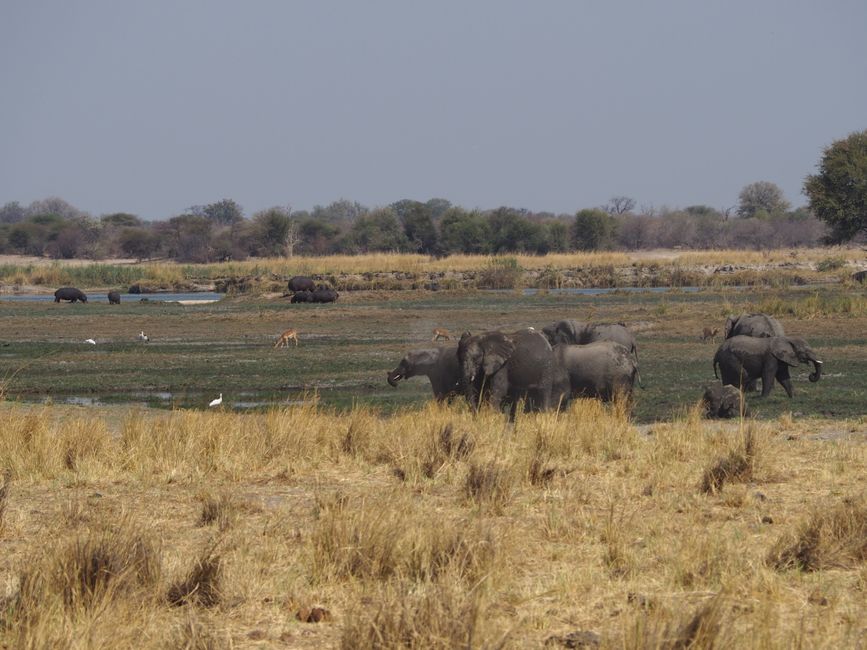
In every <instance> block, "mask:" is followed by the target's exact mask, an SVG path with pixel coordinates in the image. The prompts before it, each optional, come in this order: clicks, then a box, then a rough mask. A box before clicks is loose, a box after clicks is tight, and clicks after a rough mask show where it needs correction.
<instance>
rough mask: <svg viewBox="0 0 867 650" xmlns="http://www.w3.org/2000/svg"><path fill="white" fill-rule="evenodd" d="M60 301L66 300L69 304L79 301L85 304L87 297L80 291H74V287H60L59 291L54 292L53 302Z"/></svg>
mask: <svg viewBox="0 0 867 650" xmlns="http://www.w3.org/2000/svg"><path fill="white" fill-rule="evenodd" d="M61 300H68V301H69V302H75V301H77V300H80V301H81V302H87V296H86V295H85V294H84V292H83V291H82V290H81V289H76V288H75V287H60V289H58V290H57V291H55V292H54V302H60V301H61Z"/></svg>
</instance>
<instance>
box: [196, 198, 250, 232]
mask: <svg viewBox="0 0 867 650" xmlns="http://www.w3.org/2000/svg"><path fill="white" fill-rule="evenodd" d="M202 213H203V214H204V216H206V217H207V218H208V219H210V220H211V221H214V222H216V223H219V224H223V225H226V226H231V225H234V224H237V223H240V222H241V221H243V220H244V211H243V210H242V209H241V206H240V205H238V204H237V203H235V202H234V201H233V200H232V199H223V200H222V201H217V202H216V203H209V204H208V205H206V206H204V208H202Z"/></svg>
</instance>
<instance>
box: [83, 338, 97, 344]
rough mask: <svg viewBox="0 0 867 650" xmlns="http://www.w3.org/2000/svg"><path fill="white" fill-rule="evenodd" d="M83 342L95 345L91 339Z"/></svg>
mask: <svg viewBox="0 0 867 650" xmlns="http://www.w3.org/2000/svg"><path fill="white" fill-rule="evenodd" d="M84 342H85V343H90V344H91V345H96V341H94V340H93V339H84Z"/></svg>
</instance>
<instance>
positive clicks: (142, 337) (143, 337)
mask: <svg viewBox="0 0 867 650" xmlns="http://www.w3.org/2000/svg"><path fill="white" fill-rule="evenodd" d="M138 340H139V341H144V342H145V343H147V342H148V341H150V340H151V339H150V337H149V336H148V335H147V334H145V333H144V330H142V332H141V334H139V335H138Z"/></svg>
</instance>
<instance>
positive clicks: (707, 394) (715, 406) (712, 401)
mask: <svg viewBox="0 0 867 650" xmlns="http://www.w3.org/2000/svg"><path fill="white" fill-rule="evenodd" d="M745 401H746V400H744V399H743V394H742V393H741V391H740V390H738V388H737V386H732V385H731V384H726V385H725V386H723V385H722V384H713V385H711V386H705V389H704V395H702V398H701V402H702V405H703V406H704V416H705V417H706V418H710V419H717V418H723V419H728V418H737V417H740V416H741V412H742V411H743V415H744V417H747V416H749V414H750V411H749V409H748V408H747V406H746V404H745V403H743V402H745ZM742 403H743V404H742Z"/></svg>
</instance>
